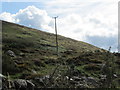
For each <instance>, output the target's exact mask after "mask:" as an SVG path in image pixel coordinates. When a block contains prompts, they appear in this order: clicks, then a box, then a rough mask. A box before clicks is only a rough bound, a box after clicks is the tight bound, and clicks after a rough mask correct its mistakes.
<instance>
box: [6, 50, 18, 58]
mask: <svg viewBox="0 0 120 90" xmlns="http://www.w3.org/2000/svg"><path fill="white" fill-rule="evenodd" d="M7 54H8V55H10V56H11V57H16V55H15V53H14V52H13V51H11V50H8V51H7Z"/></svg>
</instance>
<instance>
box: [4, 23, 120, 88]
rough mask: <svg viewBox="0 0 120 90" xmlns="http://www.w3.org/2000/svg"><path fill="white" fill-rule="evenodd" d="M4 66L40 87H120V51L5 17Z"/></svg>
mask: <svg viewBox="0 0 120 90" xmlns="http://www.w3.org/2000/svg"><path fill="white" fill-rule="evenodd" d="M2 23H3V24H2V26H3V28H2V34H3V35H2V38H3V44H2V48H3V51H2V58H3V61H2V69H3V73H2V74H3V75H5V76H7V75H8V73H9V75H10V77H11V79H12V80H14V79H25V80H31V81H32V82H33V83H34V84H35V86H36V87H37V88H44V87H47V88H54V87H56V88H101V87H103V88H116V87H117V88H119V87H120V71H119V69H120V63H119V60H120V59H119V54H117V53H111V52H110V51H107V50H103V49H100V48H98V47H95V46H93V45H90V44H88V43H85V42H82V41H76V40H73V39H70V38H66V37H63V36H60V35H58V42H59V55H58V56H57V55H56V43H55V35H54V34H51V33H46V32H43V31H40V30H35V29H32V28H28V27H25V26H20V25H17V24H13V23H9V22H5V21H2Z"/></svg>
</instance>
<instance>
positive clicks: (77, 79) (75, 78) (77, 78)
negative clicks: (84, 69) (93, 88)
mask: <svg viewBox="0 0 120 90" xmlns="http://www.w3.org/2000/svg"><path fill="white" fill-rule="evenodd" d="M72 79H73V80H74V81H81V78H79V77H77V76H74V77H72Z"/></svg>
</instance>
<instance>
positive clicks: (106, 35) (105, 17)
mask: <svg viewBox="0 0 120 90" xmlns="http://www.w3.org/2000/svg"><path fill="white" fill-rule="evenodd" d="M118 1H119V0H84V1H83V0H34V1H33V0H2V2H1V4H0V6H1V7H2V10H1V11H0V19H1V20H5V21H9V22H13V23H17V24H20V25H25V26H28V27H32V28H36V29H39V30H42V31H46V32H50V33H55V30H54V19H53V17H54V16H58V18H57V28H58V34H59V35H62V36H65V37H69V38H73V39H75V40H79V41H84V42H87V43H90V44H92V45H95V46H97V47H100V48H103V49H107V50H108V49H109V47H110V46H111V47H112V51H117V48H118Z"/></svg>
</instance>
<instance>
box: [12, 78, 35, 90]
mask: <svg viewBox="0 0 120 90" xmlns="http://www.w3.org/2000/svg"><path fill="white" fill-rule="evenodd" d="M14 84H15V87H16V89H29V90H34V87H35V84H33V83H32V82H31V81H30V80H24V79H16V80H14Z"/></svg>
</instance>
